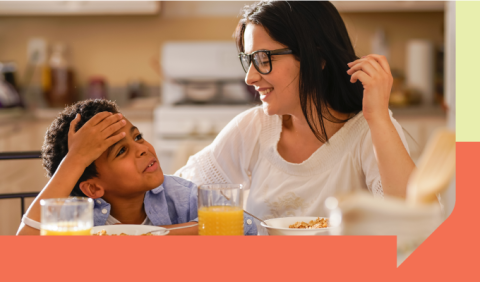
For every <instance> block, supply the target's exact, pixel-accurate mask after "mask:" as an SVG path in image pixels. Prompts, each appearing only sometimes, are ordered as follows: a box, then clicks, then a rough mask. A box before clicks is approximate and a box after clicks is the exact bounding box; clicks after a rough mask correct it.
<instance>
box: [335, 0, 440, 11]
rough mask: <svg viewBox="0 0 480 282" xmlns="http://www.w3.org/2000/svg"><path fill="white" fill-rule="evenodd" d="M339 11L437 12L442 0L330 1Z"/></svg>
mask: <svg viewBox="0 0 480 282" xmlns="http://www.w3.org/2000/svg"><path fill="white" fill-rule="evenodd" d="M332 3H333V5H335V7H336V8H337V10H338V11H339V12H340V13H355V12H434V11H435V12H438V11H443V10H444V7H445V2H444V1H332Z"/></svg>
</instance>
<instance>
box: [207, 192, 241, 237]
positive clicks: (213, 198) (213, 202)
mask: <svg viewBox="0 0 480 282" xmlns="http://www.w3.org/2000/svg"><path fill="white" fill-rule="evenodd" d="M242 188H243V187H242V185H241V184H206V185H200V186H199V187H198V234H199V235H243V189H242Z"/></svg>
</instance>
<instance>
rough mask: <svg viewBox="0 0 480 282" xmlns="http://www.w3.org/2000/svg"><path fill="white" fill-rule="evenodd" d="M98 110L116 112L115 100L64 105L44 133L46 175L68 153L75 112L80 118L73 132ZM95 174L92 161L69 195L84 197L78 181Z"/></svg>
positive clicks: (50, 174) (52, 173) (43, 157)
mask: <svg viewBox="0 0 480 282" xmlns="http://www.w3.org/2000/svg"><path fill="white" fill-rule="evenodd" d="M100 112H111V113H118V112H119V111H118V107H117V105H116V104H115V102H112V101H108V100H100V99H96V100H91V99H90V100H85V101H80V102H77V103H75V104H73V105H71V106H68V107H66V108H65V109H64V110H63V111H62V112H61V113H60V114H59V115H58V117H57V118H56V119H55V120H54V121H53V122H52V124H51V125H50V127H49V128H48V130H47V133H45V140H44V142H43V146H42V160H43V167H44V168H45V169H46V171H47V176H48V177H52V176H53V175H54V174H55V171H57V168H58V166H59V165H60V162H61V161H62V160H63V158H65V156H66V155H67V153H68V131H69V129H70V122H72V121H73V120H74V119H75V117H76V115H77V114H80V116H81V119H80V121H79V122H78V123H77V125H76V126H75V132H77V131H78V130H79V129H80V128H81V127H82V126H83V125H84V124H85V123H86V122H87V121H89V120H90V119H91V118H92V117H93V116H95V115H96V114H98V113H100ZM97 176H98V172H97V168H96V167H95V162H92V163H91V164H90V165H89V166H88V167H87V168H86V169H85V171H84V172H83V174H82V176H81V177H80V179H79V180H78V181H77V183H76V184H75V187H74V188H73V190H72V192H71V193H70V195H71V196H78V197H86V196H85V194H84V193H83V192H82V190H80V187H79V185H80V183H81V182H83V181H85V180H88V179H91V178H93V177H97Z"/></svg>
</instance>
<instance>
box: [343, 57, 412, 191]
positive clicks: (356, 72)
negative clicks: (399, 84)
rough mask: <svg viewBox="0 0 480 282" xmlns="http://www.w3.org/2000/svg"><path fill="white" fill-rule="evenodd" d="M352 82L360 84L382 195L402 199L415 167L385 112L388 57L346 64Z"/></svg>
mask: <svg viewBox="0 0 480 282" xmlns="http://www.w3.org/2000/svg"><path fill="white" fill-rule="evenodd" d="M348 66H349V67H350V69H349V70H348V71H347V73H348V74H350V75H351V80H350V81H351V82H352V83H354V82H356V81H357V80H360V81H361V82H362V84H363V88H364V91H363V115H364V117H365V119H366V120H367V122H368V126H369V127H370V132H371V137H372V143H373V149H374V151H375V156H376V159H377V164H378V169H379V172H380V177H381V180H382V187H383V191H384V194H386V195H390V196H396V197H401V198H405V196H406V190H407V183H408V179H409V177H410V175H411V173H412V171H413V170H414V168H415V164H414V162H413V160H412V158H410V155H409V154H408V152H407V149H406V148H405V146H404V145H403V143H402V140H401V139H400V136H399V135H398V132H397V130H396V129H395V126H394V125H393V123H392V121H391V119H390V114H389V112H388V101H389V97H390V91H391V89H392V82H393V78H392V74H391V72H390V66H389V65H388V62H387V59H386V58H385V57H384V56H380V55H368V56H365V57H362V58H361V59H358V60H356V61H354V62H351V63H349V64H348Z"/></svg>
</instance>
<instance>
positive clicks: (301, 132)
mask: <svg viewBox="0 0 480 282" xmlns="http://www.w3.org/2000/svg"><path fill="white" fill-rule="evenodd" d="M325 111H326V109H325V110H324V112H325ZM329 112H330V115H331V116H332V117H328V116H327V117H328V119H326V118H325V117H323V125H324V126H325V132H326V134H327V137H328V139H330V138H331V137H332V136H333V135H334V134H335V133H337V131H338V130H340V128H342V126H343V125H344V124H345V123H344V122H333V121H335V119H339V120H346V119H348V118H349V117H351V114H341V113H338V112H336V111H334V110H332V109H329ZM327 114H328V112H327ZM282 124H283V128H284V130H288V131H290V132H292V133H295V135H298V136H302V138H307V139H312V140H313V139H316V140H317V141H318V143H319V145H321V144H323V142H321V141H319V140H318V139H317V138H316V137H315V134H313V132H312V129H311V128H310V126H309V125H308V123H307V119H306V118H305V116H304V115H303V112H302V111H298V113H294V114H290V115H284V116H283V122H282ZM310 124H311V125H312V126H313V125H314V124H316V125H317V129H318V130H319V131H320V132H319V133H320V134H322V132H321V127H320V123H319V120H318V117H317V115H316V114H314V115H313V120H310ZM324 138H325V137H324ZM325 139H326V138H325Z"/></svg>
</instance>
